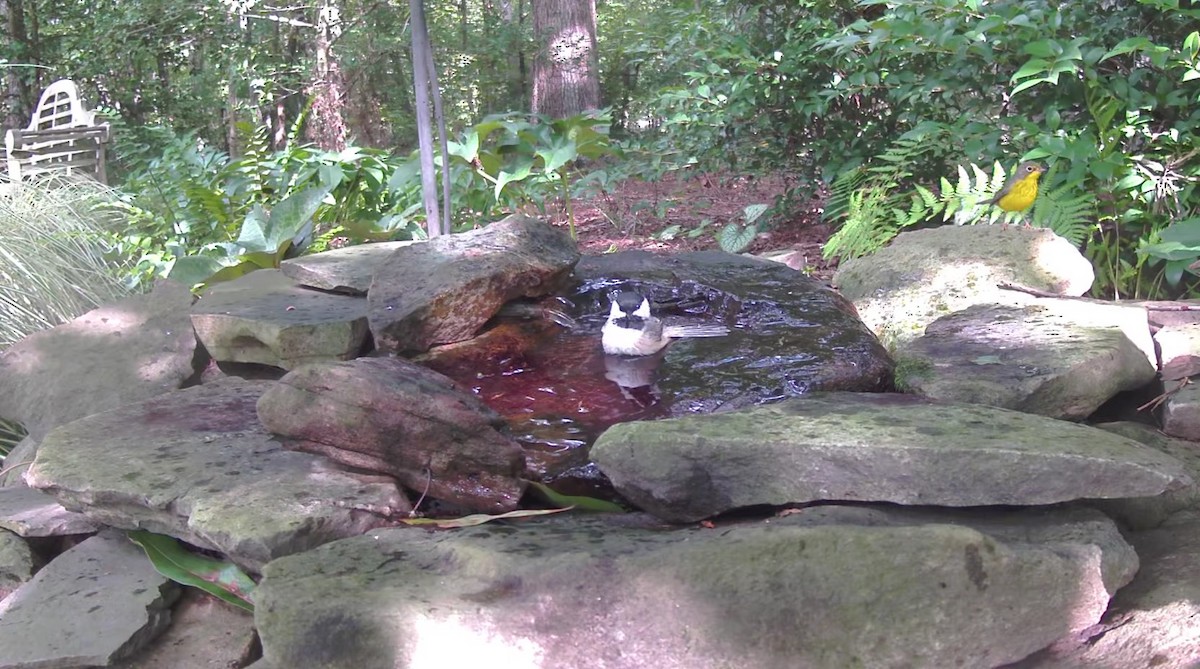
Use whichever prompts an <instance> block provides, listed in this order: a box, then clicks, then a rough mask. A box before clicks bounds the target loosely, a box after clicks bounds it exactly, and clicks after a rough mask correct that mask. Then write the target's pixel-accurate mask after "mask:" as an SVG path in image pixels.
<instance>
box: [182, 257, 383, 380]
mask: <svg viewBox="0 0 1200 669" xmlns="http://www.w3.org/2000/svg"><path fill="white" fill-rule="evenodd" d="M192 325H193V326H194V327H195V329H196V337H198V338H199V339H200V343H202V344H204V348H206V349H208V352H209V354H211V355H212V357H213V358H215V359H216V360H219V361H221V362H252V363H257V364H261V365H274V366H275V367H282V368H283V369H292V368H294V367H298V366H299V365H302V364H304V363H308V362H333V361H337V360H349V359H351V358H354V357H357V356H358V354H359V353H360V352H361V351H362V348H363V345H364V344H365V343H366V341H367V333H368V328H367V301H366V299H365V298H362V297H356V296H352V295H335V294H332V293H325V292H321V291H318V290H312V289H309V288H305V287H303V286H300V285H297V284H296V283H295V282H294V281H292V280H291V279H289V278H288V277H286V276H284V274H283V273H282V272H280V271H279V270H277V269H260V270H258V271H256V272H251V273H249V274H246V275H244V276H241V277H238V278H237V279H234V280H233V281H228V282H225V283H218V284H216V285H214V286H213V287H212V288H210V289H209V290H208V292H207V293H205V294H204V297H203V298H201V299H200V301H199V302H197V303H196V305H195V306H194V307H192Z"/></svg>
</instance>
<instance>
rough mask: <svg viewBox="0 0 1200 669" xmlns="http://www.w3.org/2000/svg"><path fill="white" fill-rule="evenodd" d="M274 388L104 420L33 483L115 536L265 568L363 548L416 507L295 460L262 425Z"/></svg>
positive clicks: (129, 411) (210, 388)
mask: <svg viewBox="0 0 1200 669" xmlns="http://www.w3.org/2000/svg"><path fill="white" fill-rule="evenodd" d="M270 384H271V382H268V381H257V382H251V381H242V380H241V379H236V378H224V379H221V380H219V381H216V382H214V383H211V384H206V385H203V386H197V387H194V388H188V389H186V390H178V391H175V392H172V393H168V394H166V395H162V396H160V397H157V398H154V399H152V400H148V401H145V402H141V403H138V404H132V405H128V406H126V407H122V408H121V409H117V410H114V411H109V412H106V413H102V414H96V415H94V416H89V417H87V418H84V419H81V420H78V421H75V422H74V423H71V424H69V425H65V426H63V427H61V428H58V429H57V430H55V431H53V432H51V433H50V434H49V435H47V437H46V439H45V441H44V442H43V443H42V446H41V449H40V450H39V451H38V457H37V461H36V462H34V464H33V465H32V466H31V467H30V470H29V473H28V474H27V475H26V480H27V481H28V482H29V484H30V485H31V486H33V487H35V488H40V489H44V490H47V491H48V492H51V493H53V494H54V496H55V497H57V498H58V500H59V501H60V502H62V504H63V505H64V506H66V507H67V508H69V509H74V510H79V511H82V512H83V513H85V514H86V515H87V516H88V517H90V518H92V519H93V520H96V521H98V522H100V523H103V524H105V525H110V526H114V527H121V528H126V529H135V528H142V529H148V530H150V531H153V532H159V533H162V534H169V535H171V536H174V537H177V538H179V539H183V540H184V541H187V542H189V543H191V544H195V545H197V546H202V547H205V548H211V549H213V550H216V551H219V552H222V553H224V554H226V555H228V556H230V557H231V558H232V559H233V560H235V561H237V562H238V563H239V564H241V565H243V566H245V567H247V568H249V569H251V570H255V571H257V569H258V568H259V567H261V566H262V565H263V564H264V563H266V562H268V561H270V560H272V559H274V558H276V557H279V556H281V555H287V554H289V553H292V552H295V551H303V550H307V549H309V548H312V547H314V546H318V545H320V544H322V543H325V542H328V541H332V540H334V539H339V538H342V537H347V536H356V535H358V534H361V533H362V532H364V531H366V530H367V529H370V528H371V527H374V526H376V525H377V524H379V522H380V521H379V519H378V518H376V517H374V516H371V515H370V514H368V513H365V512H362V511H356V510H352V508H351V507H358V508H362V507H363V506H364V505H365V506H366V507H368V508H371V507H375V508H383V507H386V508H391V509H395V510H397V511H398V512H401V513H403V512H405V511H407V510H408V509H409V508H410V507H409V506H408V503H407V501H406V500H405V499H404V498H403V496H401V495H400V493H399V492H398V490H397V489H396V485H395V482H394V481H392V480H391V479H385V478H383V477H364V476H358V475H352V474H350V473H348V472H346V471H343V470H341V469H338V468H336V467H335V466H334V465H333V464H332V463H331V462H329V461H328V460H326V459H325V458H322V457H319V456H314V455H309V454H307V453H299V452H294V451H288V450H285V449H284V448H283V446H282V445H281V444H280V443H279V442H278V441H276V440H275V439H273V438H272V437H271V435H270V434H269V433H268V432H267V431H266V430H265V429H264V428H263V427H262V426H261V425H259V423H258V420H257V417H256V413H255V403H256V402H257V401H258V398H259V396H260V395H262V393H263V391H264V390H265V389H266V388H267V387H269V386H270Z"/></svg>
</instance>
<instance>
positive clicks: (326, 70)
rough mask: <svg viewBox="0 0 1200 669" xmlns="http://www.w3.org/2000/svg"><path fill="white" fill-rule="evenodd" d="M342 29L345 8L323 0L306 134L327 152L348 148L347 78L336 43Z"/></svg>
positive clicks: (318, 26)
mask: <svg viewBox="0 0 1200 669" xmlns="http://www.w3.org/2000/svg"><path fill="white" fill-rule="evenodd" d="M341 32H342V19H341V11H340V10H339V8H338V7H337V6H336V4H335V0H323V1H322V2H321V5H320V8H319V9H318V10H317V40H316V61H315V63H314V66H313V78H312V82H311V83H310V84H309V87H308V93H309V95H311V96H312V101H313V102H312V110H311V111H310V112H309V118H308V126H307V128H306V133H305V134H306V135H307V136H308V138H309V139H310V140H312V141H313V142H314V143H315V144H316V145H317V146H319V147H321V148H322V149H324V150H326V151H341V150H342V149H344V148H346V134H347V133H346V121H345V119H344V118H343V117H342V111H343V108H344V107H345V103H346V81H345V78H344V77H342V70H341V68H340V67H339V66H338V62H337V57H336V56H335V55H334V53H333V46H332V45H333V43H334V42H335V41H336V40H337V38H338V37H339V36H340V35H341Z"/></svg>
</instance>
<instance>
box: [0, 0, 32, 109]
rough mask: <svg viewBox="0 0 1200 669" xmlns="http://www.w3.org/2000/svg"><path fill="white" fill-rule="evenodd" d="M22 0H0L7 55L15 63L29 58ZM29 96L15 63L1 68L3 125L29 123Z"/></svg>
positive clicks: (23, 61) (30, 105)
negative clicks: (5, 33)
mask: <svg viewBox="0 0 1200 669" xmlns="http://www.w3.org/2000/svg"><path fill="white" fill-rule="evenodd" d="M21 2H22V0H0V14H2V15H3V17H4V25H5V28H6V30H5V32H7V33H8V42H9V52H8V57H9V59H10V60H12V61H16V62H18V63H27V62H29V61H28V60H27V58H29V36H28V35H27V34H26V33H25V11H24V7H23V6H22V4H21ZM31 103H32V100H30V97H29V87H28V86H27V85H26V83H25V80H24V79H23V78H22V77H21V74H20V70H19V68H17V67H13V66H11V65H10V66H9V67H6V68H4V102H3V104H4V112H3V119H4V120H3V123H4V127H5V128H24V127H25V126H26V125H27V124H28V123H29V114H30V107H32V104H31Z"/></svg>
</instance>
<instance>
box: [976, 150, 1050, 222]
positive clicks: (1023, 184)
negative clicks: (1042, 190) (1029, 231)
mask: <svg viewBox="0 0 1200 669" xmlns="http://www.w3.org/2000/svg"><path fill="white" fill-rule="evenodd" d="M1045 171H1046V169H1045V168H1044V167H1042V166H1041V165H1039V164H1037V163H1035V162H1032V161H1026V162H1023V163H1021V164H1020V165H1018V166H1017V173H1016V174H1014V175H1012V176H1011V177H1009V178H1008V180H1007V181H1005V182H1004V187H1003V188H1001V189H1000V192H998V193H996V197H993V198H992V199H991V200H988V204H994V205H996V206H997V207H1000V208H1001V209H1003V210H1004V211H1024V210H1026V209H1028V208H1030V207H1031V206H1033V201H1034V200H1036V199H1037V193H1038V178H1039V177H1041V176H1042V173H1043V172H1045ZM1026 225H1028V223H1026Z"/></svg>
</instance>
